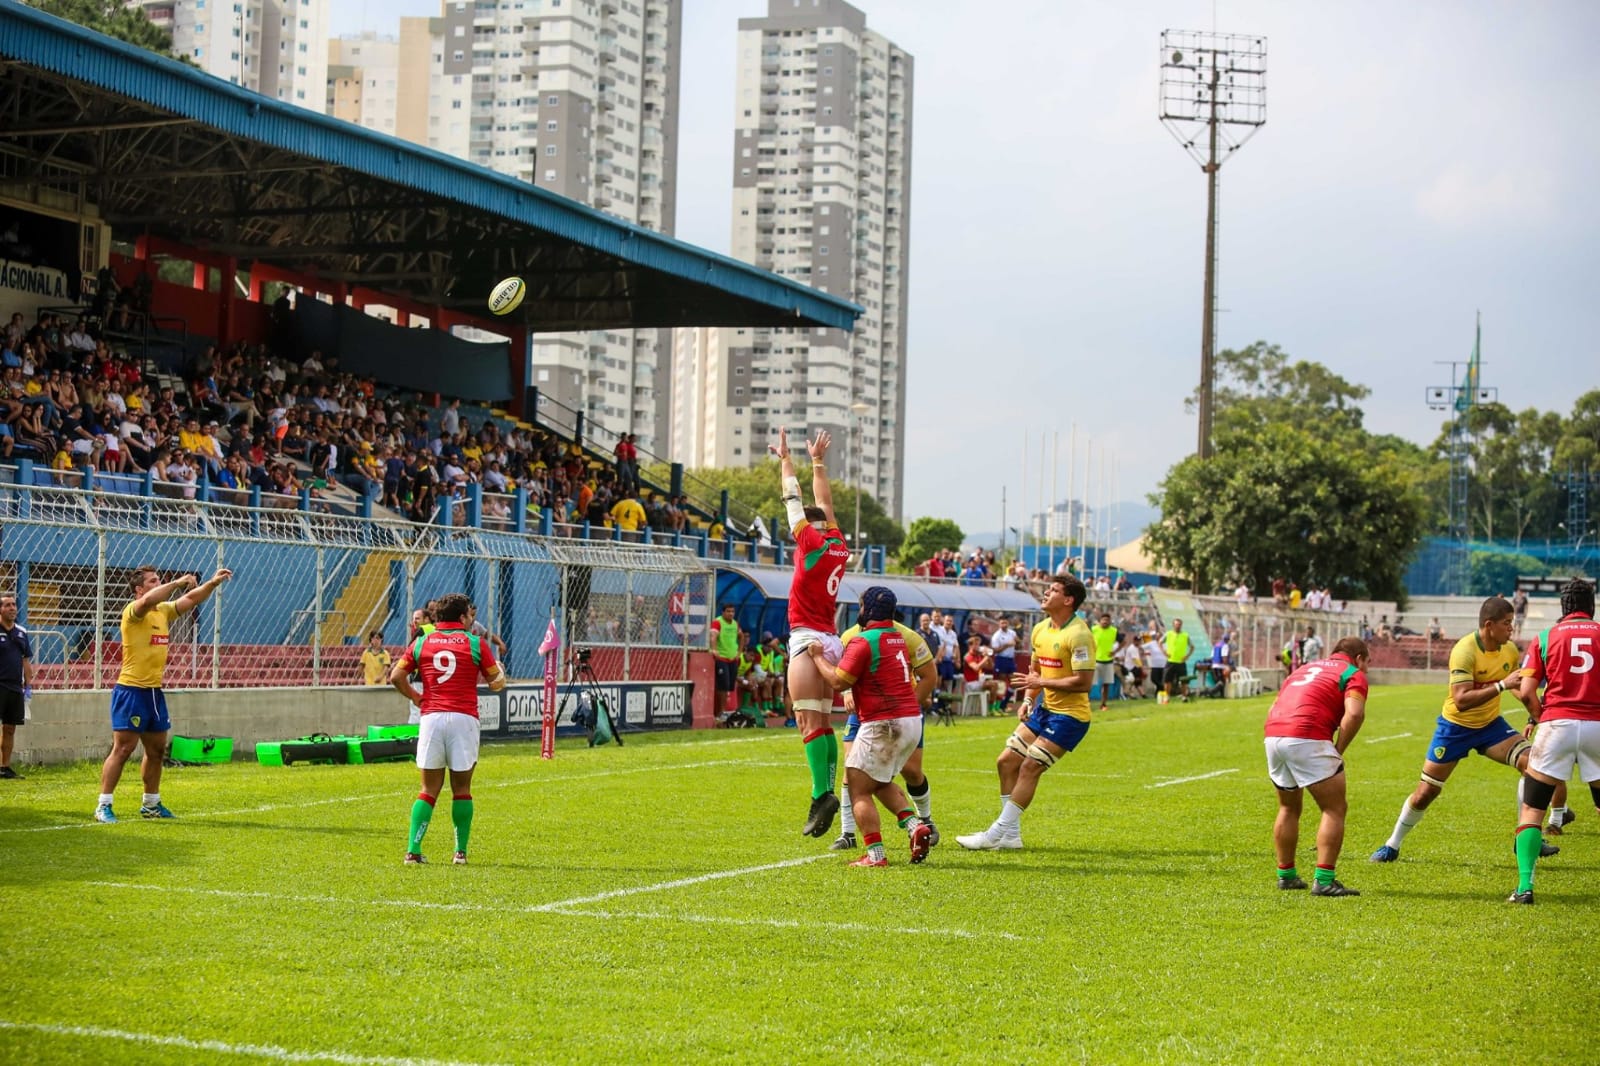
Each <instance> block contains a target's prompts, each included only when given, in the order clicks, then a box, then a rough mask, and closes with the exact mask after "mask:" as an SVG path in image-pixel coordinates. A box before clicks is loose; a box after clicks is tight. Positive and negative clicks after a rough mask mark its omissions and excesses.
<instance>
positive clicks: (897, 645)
mask: <svg viewBox="0 0 1600 1066" xmlns="http://www.w3.org/2000/svg"><path fill="white" fill-rule="evenodd" d="M894 609H895V595H894V593H893V592H892V591H890V590H889V589H887V588H884V587H883V586H881V585H874V586H873V587H871V588H869V589H867V590H866V591H865V592H863V593H862V594H861V631H860V633H859V634H857V635H856V636H855V637H853V638H851V640H850V643H849V644H847V645H846V646H845V649H844V655H843V656H842V657H841V659H840V660H839V665H838V666H837V667H829V666H828V664H827V661H826V659H825V657H824V652H823V650H822V647H821V645H817V644H813V645H811V646H810V647H809V648H808V649H807V654H809V655H810V656H811V658H812V661H813V662H815V663H816V664H817V667H818V669H820V670H823V671H825V674H824V676H826V677H828V680H829V684H830V685H831V686H832V687H833V688H834V689H835V690H838V691H843V690H845V689H850V690H852V691H853V692H854V693H855V697H856V700H855V702H856V713H857V714H858V715H859V716H860V718H861V728H860V731H859V732H858V733H857V734H856V739H855V743H854V744H852V745H851V747H850V754H849V755H848V757H847V758H846V760H845V780H846V781H847V782H848V784H849V786H850V796H851V801H852V806H853V808H854V811H855V817H856V821H857V822H858V823H859V825H860V827H861V838H862V842H863V843H864V844H865V845H866V848H867V850H866V854H864V855H862V856H861V858H859V859H857V860H856V861H855V862H853V863H851V864H850V865H852V866H867V867H871V866H887V865H888V864H889V860H888V859H887V858H885V857H884V853H883V835H882V833H881V832H880V831H879V821H878V807H877V803H875V802H874V800H877V801H878V802H881V803H882V804H883V805H884V806H885V807H887V808H888V809H889V810H890V811H892V812H894V815H895V820H896V821H897V822H899V824H900V827H901V828H902V829H904V830H905V831H906V835H907V841H908V843H909V845H910V851H911V861H912V862H914V863H916V862H921V861H922V860H923V859H925V858H927V857H928V849H929V848H930V847H932V846H933V845H932V843H931V840H930V838H931V837H932V836H933V830H932V829H931V828H930V827H929V825H928V823H926V822H924V821H923V820H922V819H921V818H920V817H919V816H918V815H917V813H916V812H915V811H914V810H912V808H911V803H910V801H908V800H907V799H906V795H905V793H904V792H902V791H900V787H899V786H898V785H896V784H895V783H894V779H895V775H896V774H899V773H900V772H901V771H902V770H904V768H905V765H906V762H907V760H909V759H910V758H911V756H912V753H913V752H915V751H916V750H917V746H918V744H919V743H920V741H921V740H922V705H921V703H920V701H919V700H918V698H917V691H916V688H915V686H914V684H913V682H912V674H911V655H910V649H909V648H908V647H907V645H906V641H905V636H904V634H903V633H902V632H901V630H900V629H899V628H898V627H896V625H895V623H894Z"/></svg>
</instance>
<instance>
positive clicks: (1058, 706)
mask: <svg viewBox="0 0 1600 1066" xmlns="http://www.w3.org/2000/svg"><path fill="white" fill-rule="evenodd" d="M1032 644H1033V669H1034V670H1036V671H1038V674H1039V676H1040V677H1042V678H1044V679H1045V680H1046V681H1054V680H1056V679H1058V678H1063V677H1071V676H1072V674H1073V673H1075V672H1076V671H1079V670H1093V669H1094V637H1093V635H1091V634H1090V632H1089V627H1088V625H1086V624H1085V623H1084V621H1083V619H1081V618H1079V617H1078V616H1077V615H1073V616H1072V617H1071V618H1070V619H1068V620H1067V624H1066V625H1064V626H1057V625H1056V624H1055V622H1054V621H1052V620H1051V619H1049V618H1046V619H1045V620H1044V621H1042V622H1040V623H1039V624H1038V625H1036V626H1034V627H1033V640H1032ZM1044 709H1045V710H1046V711H1049V712H1050V713H1051V714H1065V715H1069V716H1071V717H1073V718H1076V719H1078V720H1079V721H1080V722H1087V721H1088V720H1089V694H1088V693H1087V692H1064V691H1062V690H1061V689H1058V688H1047V689H1045V690H1044Z"/></svg>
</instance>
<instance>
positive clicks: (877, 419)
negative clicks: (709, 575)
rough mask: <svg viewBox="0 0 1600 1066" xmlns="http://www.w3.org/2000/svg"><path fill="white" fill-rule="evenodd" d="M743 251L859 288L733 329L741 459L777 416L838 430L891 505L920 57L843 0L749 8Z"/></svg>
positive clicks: (735, 433)
mask: <svg viewBox="0 0 1600 1066" xmlns="http://www.w3.org/2000/svg"><path fill="white" fill-rule="evenodd" d="M738 47H739V62H738V82H737V96H736V99H735V102H734V107H735V111H734V159H733V255H734V256H736V257H738V258H740V259H743V260H746V261H748V262H751V263H754V264H756V265H757V266H761V267H765V268H767V269H769V270H772V271H774V272H776V273H779V274H784V275H787V276H789V277H792V278H795V279H797V280H799V281H803V282H806V283H808V284H810V285H811V286H813V287H815V288H818V289H821V290H823V291H825V292H829V293H832V294H834V295H838V296H844V297H847V298H849V299H851V300H854V301H855V302H857V303H859V304H860V305H861V306H862V307H863V308H865V313H864V314H863V315H862V316H861V318H860V319H859V320H858V322H857V325H856V329H855V331H854V332H853V333H846V332H844V331H842V330H832V329H813V330H768V329H740V330H725V331H723V333H724V335H723V337H722V338H721V347H722V353H723V354H722V359H723V361H724V362H725V363H726V374H725V385H724V390H725V391H724V393H723V396H722V402H721V403H720V405H718V408H717V410H716V411H715V412H713V416H714V419H715V421H716V423H717V426H716V428H715V430H714V431H713V430H707V431H706V432H707V435H708V436H709V435H711V434H712V433H713V432H714V433H715V434H717V435H719V436H726V437H729V438H731V439H732V441H733V442H734V444H733V448H732V452H733V456H732V459H733V462H735V463H741V464H746V463H750V462H753V461H755V460H757V459H759V458H761V457H762V456H763V455H764V454H765V452H766V443H767V441H768V440H769V439H771V437H772V435H773V434H774V433H776V431H777V427H779V426H780V425H787V426H789V427H791V429H809V430H811V431H812V432H813V433H814V432H815V431H816V430H818V429H824V428H825V429H827V430H829V431H830V432H831V433H832V434H833V436H834V438H835V440H837V441H838V442H839V447H838V449H837V451H838V456H837V458H834V459H833V460H832V461H831V462H830V464H829V468H830V472H831V473H833V475H834V476H836V477H841V478H844V479H846V480H849V481H852V482H855V483H857V484H859V485H860V486H861V487H862V488H863V489H864V490H865V491H866V492H868V493H869V494H871V495H872V496H874V497H875V498H877V499H878V500H879V502H881V503H882V504H883V506H884V508H885V510H887V511H888V512H889V513H890V514H891V515H893V516H894V517H896V518H899V517H900V516H901V509H902V503H903V497H904V490H905V400H906V268H907V258H908V252H909V247H910V245H909V228H908V225H907V223H908V216H909V212H910V207H911V98H912V57H911V56H910V55H909V54H907V53H906V52H905V50H904V49H902V48H899V47H898V46H896V45H895V44H894V43H893V42H892V41H890V40H888V39H887V38H885V37H884V36H883V35H882V34H880V33H877V32H875V31H873V30H870V29H868V28H867V20H866V16H865V15H864V14H863V13H862V12H861V11H860V10H858V9H857V8H855V7H852V6H851V5H849V4H847V3H845V2H844V0H768V4H767V16H766V17H765V18H748V19H740V20H739V46H738Z"/></svg>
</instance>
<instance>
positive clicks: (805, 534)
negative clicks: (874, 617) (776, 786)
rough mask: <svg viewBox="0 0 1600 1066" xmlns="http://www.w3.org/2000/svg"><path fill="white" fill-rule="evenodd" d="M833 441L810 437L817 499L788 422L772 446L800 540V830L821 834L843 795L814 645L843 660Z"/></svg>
mask: <svg viewBox="0 0 1600 1066" xmlns="http://www.w3.org/2000/svg"><path fill="white" fill-rule="evenodd" d="M829 443H830V438H829V437H828V433H827V431H826V430H823V431H821V432H819V433H818V434H817V439H816V440H815V441H812V442H810V443H808V444H807V445H806V447H807V449H808V450H809V451H810V453H811V492H812V495H813V497H814V498H815V500H816V506H814V507H807V506H805V505H804V504H803V503H802V502H801V499H800V479H799V477H798V476H797V475H796V473H795V468H794V462H793V461H792V460H791V459H790V457H789V432H788V430H787V429H780V430H778V443H777V444H776V445H772V446H771V447H772V451H773V452H774V453H775V454H776V455H777V456H778V459H779V462H780V466H781V473H782V477H783V506H784V510H785V512H786V513H787V516H788V519H789V529H790V532H791V533H792V534H793V535H794V548H795V550H794V579H793V581H791V582H790V585H789V667H788V687H789V699H790V701H791V706H792V707H793V709H794V717H795V720H796V722H797V723H798V724H799V727H800V740H801V742H802V743H803V744H804V745H805V752H806V765H807V766H808V767H809V768H810V770H811V809H810V811H809V812H808V813H807V814H806V822H805V826H804V827H803V828H802V829H801V830H800V831H801V832H802V833H804V834H806V835H807V836H814V837H820V836H823V835H825V834H826V833H827V832H828V830H830V829H832V828H833V816H834V815H835V814H837V813H838V811H839V797H838V796H837V795H835V794H834V791H833V781H834V778H835V777H836V776H837V774H838V771H839V738H838V737H836V736H835V735H834V732H833V720H832V718H831V715H832V713H833V686H832V685H831V684H830V683H829V680H828V677H827V676H826V675H825V674H824V673H823V672H822V670H821V668H819V667H818V666H817V661H816V660H815V659H813V658H812V657H811V654H810V652H808V651H807V649H808V648H810V647H811V645H813V644H817V645H820V646H821V647H822V650H823V660H824V662H826V663H830V664H831V663H837V662H838V661H839V656H840V654H842V652H843V650H844V649H843V646H842V645H841V644H840V643H839V637H838V636H837V631H836V628H835V627H836V626H837V624H838V623H837V621H836V619H835V614H836V613H837V611H836V608H837V605H838V598H839V583H840V582H841V581H843V580H844V572H845V568H846V567H848V566H849V565H850V549H849V548H848V547H846V546H845V542H844V534H843V533H842V532H840V530H839V524H838V522H836V521H835V520H834V517H833V492H832V490H831V489H830V488H829V486H828V471H827V468H826V467H825V466H824V464H823V460H824V459H825V458H826V457H827V454H828V444H829Z"/></svg>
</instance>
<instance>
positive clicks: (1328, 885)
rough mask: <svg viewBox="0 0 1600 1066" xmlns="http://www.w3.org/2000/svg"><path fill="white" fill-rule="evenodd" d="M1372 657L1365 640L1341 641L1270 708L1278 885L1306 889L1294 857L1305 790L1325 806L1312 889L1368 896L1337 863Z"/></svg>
mask: <svg viewBox="0 0 1600 1066" xmlns="http://www.w3.org/2000/svg"><path fill="white" fill-rule="evenodd" d="M1367 657H1368V652H1367V645H1366V642H1365V641H1363V640H1361V639H1359V638H1357V637H1346V638H1344V639H1343V640H1341V641H1339V643H1338V644H1336V645H1334V648H1333V655H1332V656H1330V657H1329V658H1326V659H1320V660H1318V661H1316V662H1310V663H1306V664H1305V665H1304V666H1302V667H1300V669H1298V670H1296V671H1295V672H1294V673H1292V674H1290V675H1289V677H1288V678H1287V679H1286V680H1285V681H1284V684H1283V688H1282V689H1281V690H1280V691H1279V693H1278V698H1277V699H1275V700H1273V701H1272V710H1270V711H1268V712H1267V724H1266V727H1265V729H1264V732H1265V734H1266V738H1267V739H1266V746H1267V776H1268V777H1270V778H1272V784H1273V786H1274V787H1275V788H1276V789H1277V790H1278V818H1277V821H1276V822H1274V823H1273V826H1272V846H1273V850H1274V851H1276V852H1277V856H1278V887H1279V888H1290V889H1293V888H1305V887H1306V883H1305V881H1304V880H1302V879H1301V877H1300V873H1299V871H1298V870H1296V869H1295V863H1294V853H1295V848H1296V847H1297V846H1298V845H1299V843H1300V808H1301V801H1302V795H1301V793H1302V791H1305V792H1310V793H1311V798H1312V799H1314V800H1316V801H1317V806H1318V807H1319V808H1320V809H1321V810H1322V821H1321V824H1319V825H1318V826H1317V873H1316V884H1315V885H1313V886H1312V888H1311V894H1312V895H1313V896H1359V895H1361V893H1359V892H1357V891H1356V890H1355V889H1353V888H1346V887H1345V886H1344V885H1343V884H1341V883H1340V882H1339V880H1338V878H1336V877H1335V876H1334V867H1335V866H1336V865H1337V864H1338V862H1339V850H1340V849H1341V848H1342V847H1343V846H1344V818H1345V810H1346V806H1345V774H1344V753H1345V749H1347V748H1349V747H1350V742H1351V741H1352V740H1354V739H1355V737H1356V733H1358V732H1359V731H1360V729H1361V723H1362V722H1363V721H1365V720H1366V716H1367Z"/></svg>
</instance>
